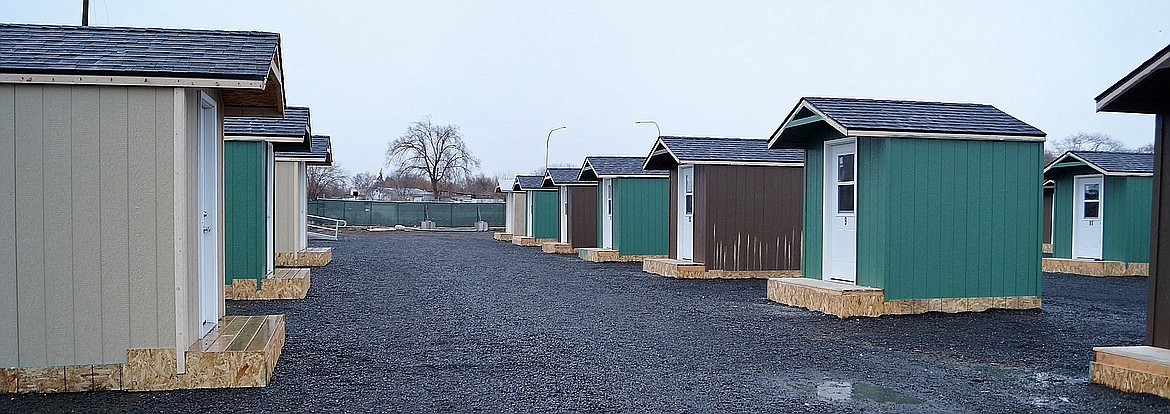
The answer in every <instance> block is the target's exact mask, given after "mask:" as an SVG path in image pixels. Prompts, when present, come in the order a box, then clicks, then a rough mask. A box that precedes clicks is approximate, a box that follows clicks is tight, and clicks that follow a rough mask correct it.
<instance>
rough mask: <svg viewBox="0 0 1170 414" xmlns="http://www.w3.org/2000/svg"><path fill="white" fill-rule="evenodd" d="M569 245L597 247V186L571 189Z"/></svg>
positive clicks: (569, 200)
mask: <svg viewBox="0 0 1170 414" xmlns="http://www.w3.org/2000/svg"><path fill="white" fill-rule="evenodd" d="M568 198H569V199H568V202H569V227H568V233H569V234H568V236H569V244H571V245H573V247H597V186H595V185H585V186H573V187H569V197H568Z"/></svg>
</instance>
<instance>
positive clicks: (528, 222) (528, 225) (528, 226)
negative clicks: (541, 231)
mask: <svg viewBox="0 0 1170 414" xmlns="http://www.w3.org/2000/svg"><path fill="white" fill-rule="evenodd" d="M533 194H536V193H535V192H532V191H528V192H527V194H526V195H527V196H526V197H524V200H525V202H526V203H527V204H528V208H526V209H524V215H525V216H527V217H526V218H525V219H524V220H525V226H524V235H525V236H528V237H533V235H535V234H536V233H533V232H532V203H533V202H535V201H536V197H533V196H532V195H533Z"/></svg>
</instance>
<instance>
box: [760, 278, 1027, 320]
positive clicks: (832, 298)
mask: <svg viewBox="0 0 1170 414" xmlns="http://www.w3.org/2000/svg"><path fill="white" fill-rule="evenodd" d="M768 299H770V300H772V301H774V302H779V303H782V304H785V305H789V306H797V307H802V308H807V309H809V310H814V311H818V312H824V313H827V314H830V315H834V316H837V317H839V318H851V317H854V316H869V317H874V316H881V315H910V314H919V313H927V312H947V313H958V312H982V311H985V310H988V309H993V308H994V309H1035V308H1039V307H1040V306H1041V300H1040V298H1038V297H1035V296H1013V297H996V298H944V299H912V300H892V301H886V300H885V291H883V290H882V289H877V288H872V287H867V286H857V285H850V284H846V283H837V282H827V281H823V280H819V279H807V278H785V279H769V280H768Z"/></svg>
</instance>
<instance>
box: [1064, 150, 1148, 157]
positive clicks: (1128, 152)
mask: <svg viewBox="0 0 1170 414" xmlns="http://www.w3.org/2000/svg"><path fill="white" fill-rule="evenodd" d="M1068 152H1071V153H1085V152H1087V153H1092V154H1129V155H1149V156H1153V155H1154V153H1152V152H1138V151H1136V150H1134V151H1101V150H1068Z"/></svg>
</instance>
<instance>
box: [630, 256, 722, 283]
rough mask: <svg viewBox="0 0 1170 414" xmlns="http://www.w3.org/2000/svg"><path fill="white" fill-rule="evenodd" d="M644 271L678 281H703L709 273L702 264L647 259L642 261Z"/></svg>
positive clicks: (665, 259)
mask: <svg viewBox="0 0 1170 414" xmlns="http://www.w3.org/2000/svg"><path fill="white" fill-rule="evenodd" d="M642 271H643V272H646V273H653V274H656V275H660V276H666V277H673V278H678V279H701V278H703V276H704V274H705V273H706V272H707V267H706V266H703V264H702V263H694V262H689V261H685V260H676V259H668V258H664V259H646V260H643V261H642Z"/></svg>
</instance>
